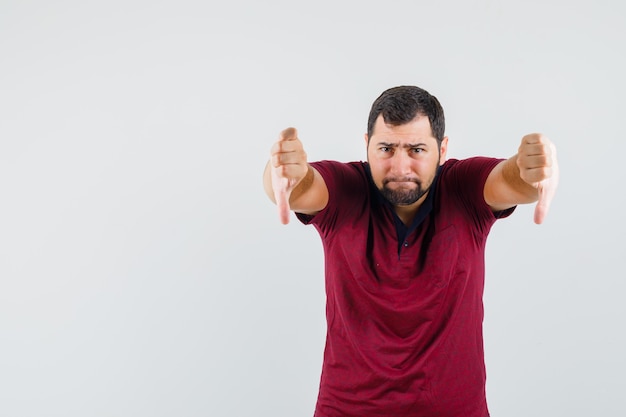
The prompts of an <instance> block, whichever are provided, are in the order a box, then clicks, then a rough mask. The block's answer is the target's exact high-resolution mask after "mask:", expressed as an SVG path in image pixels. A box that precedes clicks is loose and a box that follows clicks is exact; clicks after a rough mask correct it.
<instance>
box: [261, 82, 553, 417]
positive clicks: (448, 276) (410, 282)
mask: <svg viewBox="0 0 626 417" xmlns="http://www.w3.org/2000/svg"><path fill="white" fill-rule="evenodd" d="M444 130H445V121H444V114H443V109H442V108H441V105H440V104H439V102H438V100H437V99H436V98H435V97H434V96H432V95H430V94H429V93H428V92H427V91H425V90H423V89H421V88H418V87H413V86H400V87H395V88H391V89H389V90H386V91H385V92H383V93H382V94H381V95H380V97H378V98H377V99H376V101H375V102H374V103H373V105H372V108H371V111H370V115H369V119H368V131H367V134H366V135H365V143H366V146H367V163H365V162H352V163H340V162H336V161H319V162H312V163H309V162H308V161H307V157H306V153H305V152H304V149H303V146H302V143H301V142H300V140H299V139H298V137H297V132H296V130H295V129H293V128H289V129H286V130H284V131H283V132H282V133H281V135H280V139H279V140H278V141H277V142H276V143H275V144H274V145H273V147H272V149H271V159H270V161H269V162H268V165H267V168H266V170H265V173H264V187H265V191H266V193H267V194H268V196H269V197H270V199H272V200H273V201H274V202H276V203H277V205H278V208H279V214H280V218H281V221H282V222H283V223H287V222H288V221H289V213H290V210H293V211H294V212H295V213H296V215H297V217H298V219H299V220H300V221H302V222H303V223H305V224H312V225H314V226H315V228H316V229H317V230H318V232H319V233H320V236H321V238H322V243H323V247H324V256H325V263H326V296H327V309H326V311H327V317H326V319H327V326H328V327H327V337H326V348H325V351H324V363H323V369H322V375H321V382H320V391H319V396H318V401H317V406H316V411H315V416H316V417H351V416H354V417H370V416H371V417H374V416H376V417H378V416H380V417H382V416H385V417H388V416H402V417H435V416H437V417H487V416H488V415H489V412H488V409H487V404H486V399H485V379H486V376H485V365H484V353H483V335H482V320H483V304H482V296H483V287H484V272H485V269H484V249H485V243H486V239H487V235H488V233H489V230H490V228H491V226H492V225H493V224H494V222H495V221H496V219H499V218H503V217H506V216H508V215H510V214H511V213H512V212H513V210H514V208H515V206H516V205H518V204H523V203H531V202H534V201H537V200H539V202H538V204H537V207H536V209H535V222H536V223H541V222H542V221H543V220H544V217H545V215H546V213H547V210H548V208H549V204H550V201H551V199H552V197H553V195H554V192H555V189H556V185H557V182H558V167H557V161H556V152H555V148H554V146H553V144H552V143H551V142H550V141H549V140H548V139H547V138H546V137H544V136H543V135H541V134H530V135H527V136H524V137H523V138H522V141H521V144H520V146H519V149H518V152H517V154H515V155H514V156H512V157H511V158H509V159H507V160H502V159H495V158H485V157H475V158H468V159H465V160H456V159H450V160H446V151H447V147H448V138H447V137H446V136H444Z"/></svg>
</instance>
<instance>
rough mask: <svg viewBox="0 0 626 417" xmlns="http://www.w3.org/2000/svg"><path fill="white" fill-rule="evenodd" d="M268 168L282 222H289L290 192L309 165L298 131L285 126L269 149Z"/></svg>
mask: <svg viewBox="0 0 626 417" xmlns="http://www.w3.org/2000/svg"><path fill="white" fill-rule="evenodd" d="M270 170H271V179H272V190H273V192H274V200H275V201H276V205H277V206H278V214H279V217H280V221H281V223H282V224H287V223H289V214H290V211H291V208H290V206H289V199H290V197H291V193H292V192H293V190H294V189H295V188H296V187H297V186H298V184H299V183H300V182H301V181H302V179H303V178H304V177H305V176H306V175H307V172H308V170H309V166H308V163H307V156H306V152H304V148H303V147H302V142H300V140H299V139H298V131H297V130H296V129H295V128H293V127H290V128H287V129H285V130H283V131H282V132H281V133H280V138H279V139H278V141H277V142H276V143H274V145H273V146H272V149H271V158H270Z"/></svg>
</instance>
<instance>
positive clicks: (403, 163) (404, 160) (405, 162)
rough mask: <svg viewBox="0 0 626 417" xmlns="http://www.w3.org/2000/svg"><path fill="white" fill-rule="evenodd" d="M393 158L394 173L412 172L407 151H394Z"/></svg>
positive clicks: (402, 174) (407, 173)
mask: <svg viewBox="0 0 626 417" xmlns="http://www.w3.org/2000/svg"><path fill="white" fill-rule="evenodd" d="M393 159H394V160H393V168H392V169H393V172H394V174H395V175H398V176H408V175H410V174H411V173H412V170H411V164H412V159H411V156H410V155H409V154H408V153H407V152H396V153H395V155H394V156H393Z"/></svg>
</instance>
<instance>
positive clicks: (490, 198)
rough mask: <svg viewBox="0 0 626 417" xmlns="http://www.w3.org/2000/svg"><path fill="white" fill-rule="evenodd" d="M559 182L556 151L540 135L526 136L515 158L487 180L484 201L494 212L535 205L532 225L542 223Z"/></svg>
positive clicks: (499, 166)
mask: <svg viewBox="0 0 626 417" xmlns="http://www.w3.org/2000/svg"><path fill="white" fill-rule="evenodd" d="M558 181H559V168H558V163H557V159H556V148H555V147H554V144H553V143H552V142H550V140H549V139H548V138H546V137H545V136H544V135H542V134H539V133H533V134H530V135H526V136H524V137H523V138H522V143H521V144H520V146H519V148H518V152H517V154H515V155H514V156H512V157H511V158H509V159H507V160H506V161H502V162H501V163H499V164H498V165H497V166H496V167H495V168H494V169H493V170H492V171H491V173H490V174H489V176H488V177H487V181H486V183H485V189H484V196H485V201H486V202H487V204H488V205H489V206H490V207H491V209H492V210H493V211H500V210H505V209H507V208H510V207H513V206H515V205H517V204H528V203H533V202H535V201H538V202H537V206H536V207H535V218H534V221H535V223H537V224H541V223H543V221H544V219H545V217H546V215H547V213H548V210H549V208H550V203H551V201H552V198H553V197H554V194H555V192H556V188H557V185H558Z"/></svg>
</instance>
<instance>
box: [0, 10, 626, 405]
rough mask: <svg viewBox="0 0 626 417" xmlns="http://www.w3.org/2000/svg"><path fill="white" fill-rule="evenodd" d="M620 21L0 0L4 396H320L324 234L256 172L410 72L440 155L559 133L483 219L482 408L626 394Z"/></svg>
mask: <svg viewBox="0 0 626 417" xmlns="http://www.w3.org/2000/svg"><path fill="white" fill-rule="evenodd" d="M624 45H626V6H625V5H624V3H621V2H618V1H615V0H570V1H565V0H562V1H556V0H541V1H538V0H531V1H496V0H473V1H471V0H470V1H461V0H457V1H415V0H413V1H385V2H382V1H381V2H374V1H359V2H357V1H346V2H342V1H338V0H334V1H326V0H322V1H316V2H312V1H309V2H298V1H287V0H284V1H279V0H268V1H254V0H244V1H230V2H226V1H224V2H217V1H199V0H198V1H191V0H177V1H173V0H162V1H159V0H150V1H148V0H143V1H140V0H124V1H120V0H108V1H77V0H65V1H63V0H59V1H43V0H38V1H29V0H20V1H17V0H0V416H6V417H42V416H46V417H48V416H59V417H61V416H63V417H74V416H76V417H79V416H80V417H85V416H89V417H100V416H102V417H105V416H106V417H108V416H111V417H137V416H150V417H160V416H164V417H165V416H168V417H169V416H189V417H195V416H211V417H222V416H225V417H226V416H236V417H239V416H272V417H282V416H285V417H287V416H289V417H296V416H312V414H313V408H314V404H315V400H316V396H317V388H318V384H319V376H320V370H321V361H322V353H323V346H324V337H325V319H324V305H325V298H324V297H325V296H324V288H323V257H322V249H321V243H320V239H319V237H318V235H317V233H316V232H315V230H314V229H313V228H312V227H305V226H303V225H301V224H300V223H298V222H297V221H296V219H295V217H293V216H292V222H291V223H290V224H289V225H288V226H283V225H281V224H280V223H279V221H278V215H277V212H276V210H275V207H274V206H273V204H271V203H270V202H269V200H268V199H267V198H266V196H265V195H264V193H263V190H262V186H261V173H262V171H263V167H264V165H265V163H266V161H267V158H268V155H269V149H270V147H271V145H272V143H273V142H274V141H275V140H276V138H277V137H278V133H279V132H280V131H281V130H282V129H283V128H285V127H288V126H295V127H297V128H298V130H299V135H300V138H301V140H302V141H303V143H304V144H305V147H306V150H307V152H308V154H309V157H310V159H311V160H317V159H336V160H340V161H352V160H363V159H365V158H366V154H365V145H364V142H363V134H364V133H365V130H366V120H367V114H368V112H369V108H370V106H371V103H372V102H373V101H374V99H375V98H376V97H377V96H378V95H379V94H380V93H381V92H382V91H383V90H384V89H386V88H389V87H392V86H396V85H401V84H412V85H418V86H421V87H423V88H425V89H427V90H428V91H430V92H431V93H433V94H434V95H436V96H437V97H438V98H439V100H440V101H441V102H442V104H443V106H444V109H445V112H446V118H447V131H446V133H447V135H448V136H449V137H450V145H449V153H448V156H449V157H454V158H463V157H467V156H472V155H487V156H496V157H508V156H510V155H513V154H514V153H515V152H516V150H517V147H518V145H519V141H520V139H521V137H522V136H523V135H524V134H527V133H531V132H536V131H538V132H542V133H544V134H546V135H547V136H548V137H549V138H551V139H552V141H553V142H554V143H555V144H556V145H557V149H558V155H559V161H560V166H561V185H560V188H559V190H558V192H557V196H556V198H555V200H554V202H553V206H552V210H551V212H550V213H549V216H548V218H547V221H546V223H545V224H544V225H541V226H537V225H535V224H534V223H533V222H532V210H533V206H520V207H519V208H518V210H517V211H516V213H515V214H514V215H513V216H512V217H511V218H509V219H506V220H503V221H500V222H498V223H497V224H496V225H495V226H494V228H493V230H492V234H491V236H490V238H489V241H488V247H487V284H486V290H485V298H484V300H485V308H486V317H485V322H484V326H485V344H486V361H487V371H488V384H487V389H488V402H489V405H490V409H491V413H492V415H493V416H494V417H496V416H506V417H526V416H531V415H532V416H549V417H558V416H567V417H575V416H576V417H577V416H580V417H587V416H603V417H611V416H616V417H617V416H624V415H626V402H625V401H624V392H625V390H626V382H625V378H624V375H626V360H625V359H624V352H626V331H625V329H626V323H625V318H626V302H624V293H625V292H626V284H625V282H624V281H625V275H626V274H625V272H624V268H623V265H624V256H626V251H625V246H626V245H625V243H624V239H625V236H626V223H625V221H624V217H623V215H622V213H621V211H622V210H623V209H624V190H623V186H624V179H625V175H624V168H623V165H624V162H623V155H624V151H625V150H626V137H625V136H624V133H623V131H624V129H623V121H624V114H625V111H626V106H625V105H624V96H625V94H626V82H625V81H624V74H626V58H625V54H624Z"/></svg>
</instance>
